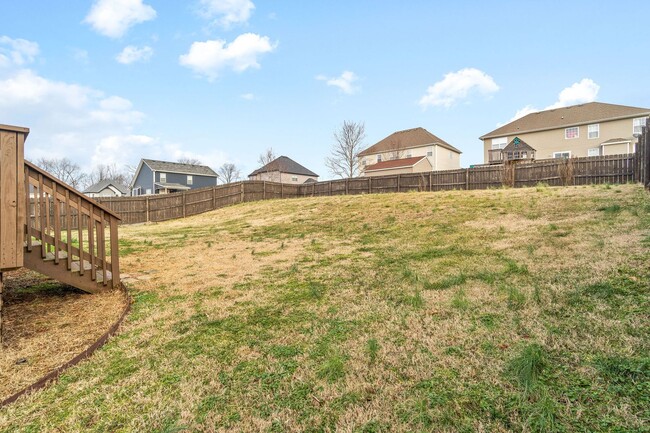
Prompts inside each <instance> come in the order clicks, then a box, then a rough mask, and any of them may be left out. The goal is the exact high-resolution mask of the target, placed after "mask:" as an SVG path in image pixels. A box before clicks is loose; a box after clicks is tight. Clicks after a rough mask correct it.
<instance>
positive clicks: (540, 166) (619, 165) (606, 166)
mask: <svg viewBox="0 0 650 433" xmlns="http://www.w3.org/2000/svg"><path fill="white" fill-rule="evenodd" d="M636 167H637V160H636V157H635V155H634V154H626V155H612V156H594V157H586V158H570V159H548V160H541V161H535V162H531V163H525V164H509V165H508V164H506V165H493V166H480V167H473V168H462V169H458V170H444V171H432V172H427V173H414V174H399V175H391V176H377V177H357V178H351V179H340V180H332V181H324V182H316V183H310V184H303V185H287V184H281V183H276V182H266V181H244V182H236V183H231V184H227V185H220V186H214V187H208V188H202V189H195V190H189V191H184V192H179V193H174V194H162V195H147V196H139V197H113V198H98V199H97V200H98V201H100V202H101V203H102V204H103V205H104V206H106V207H107V208H109V209H111V210H112V211H113V212H116V213H117V214H119V215H120V216H121V218H122V223H124V224H134V223H143V222H149V221H154V222H155V221H165V220H169V219H174V218H183V217H187V216H191V215H196V214H199V213H202V212H207V211H210V210H214V209H219V208H222V207H224V206H229V205H232V204H236V203H242V202H248V201H257V200H268V199H275V198H296V197H316V196H332V195H352V194H376V193H389V192H409V191H448V190H475V189H488V188H500V187H502V186H511V187H524V186H534V185H537V184H538V183H540V182H544V183H546V184H548V185H551V186H561V185H588V184H599V183H626V182H634V181H640V179H639V178H638V171H636Z"/></svg>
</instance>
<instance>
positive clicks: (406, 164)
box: [359, 128, 462, 176]
mask: <svg viewBox="0 0 650 433" xmlns="http://www.w3.org/2000/svg"><path fill="white" fill-rule="evenodd" d="M461 153H462V152H461V151H460V150H458V149H456V148H455V147H454V146H452V145H451V144H449V143H447V142H446V141H444V140H442V139H441V138H439V137H437V136H435V135H433V134H432V133H430V132H429V131H427V130H426V129H424V128H413V129H406V130H403V131H397V132H394V133H392V134H391V135H389V136H388V137H386V138H384V139H382V140H380V141H378V142H377V143H375V144H373V145H372V146H370V147H369V148H367V149H365V150H364V151H362V152H360V153H359V159H360V166H361V175H362V176H383V175H389V174H402V173H421V172H429V171H434V170H453V169H456V168H460V154H461Z"/></svg>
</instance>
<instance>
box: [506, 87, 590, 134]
mask: <svg viewBox="0 0 650 433" xmlns="http://www.w3.org/2000/svg"><path fill="white" fill-rule="evenodd" d="M599 90H600V86H599V85H598V84H596V83H595V82H594V81H593V80H592V79H590V78H583V79H582V80H580V81H579V82H577V83H573V84H572V85H571V86H569V87H566V88H564V89H563V90H562V91H561V92H560V94H559V95H558V97H557V101H555V102H554V103H552V104H551V105H549V106H548V107H546V108H544V109H542V110H540V109H538V108H535V107H533V106H532V105H526V106H525V107H524V108H521V109H519V110H517V112H516V113H515V115H514V116H512V118H511V119H510V120H508V121H507V122H506V123H499V124H497V126H499V127H500V126H503V125H505V124H507V123H510V122H512V121H515V120H517V119H519V118H521V117H524V116H526V115H528V114H530V113H536V112H538V111H544V110H553V109H555V108H562V107H568V106H570V105H577V104H585V103H587V102H593V101H595V100H596V98H597V97H598V91H599Z"/></svg>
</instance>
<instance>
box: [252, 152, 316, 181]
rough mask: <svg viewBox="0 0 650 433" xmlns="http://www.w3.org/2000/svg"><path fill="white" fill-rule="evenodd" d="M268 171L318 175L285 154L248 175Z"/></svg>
mask: <svg viewBox="0 0 650 433" xmlns="http://www.w3.org/2000/svg"><path fill="white" fill-rule="evenodd" d="M269 171H279V172H280V173H289V174H301V175H303V176H311V177H318V175H317V174H316V173H314V172H313V171H311V170H309V169H308V168H306V167H303V166H302V165H300V164H298V163H297V162H296V161H294V160H293V159H291V158H289V157H286V156H280V157H278V158H275V159H274V160H273V161H271V162H269V163H268V164H266V165H265V166H264V167H260V168H258V169H257V170H255V171H254V172H252V173H251V174H249V175H248V176H249V177H250V176H255V175H256V174H259V173H267V172H269Z"/></svg>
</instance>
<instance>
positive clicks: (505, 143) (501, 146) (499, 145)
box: [490, 137, 508, 150]
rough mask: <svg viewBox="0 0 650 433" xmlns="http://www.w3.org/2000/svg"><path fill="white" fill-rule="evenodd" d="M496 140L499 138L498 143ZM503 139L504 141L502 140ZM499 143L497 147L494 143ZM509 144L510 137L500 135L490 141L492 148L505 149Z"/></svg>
mask: <svg viewBox="0 0 650 433" xmlns="http://www.w3.org/2000/svg"><path fill="white" fill-rule="evenodd" d="M495 140H499V142H498V143H495V142H494V141H495ZM501 141H503V143H502V142H501ZM495 144H496V145H497V147H494V145H495ZM507 145H508V137H498V138H493V139H492V141H491V142H490V147H491V149H490V150H501V149H505V147H506V146H507Z"/></svg>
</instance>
